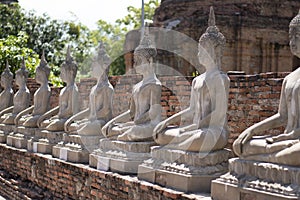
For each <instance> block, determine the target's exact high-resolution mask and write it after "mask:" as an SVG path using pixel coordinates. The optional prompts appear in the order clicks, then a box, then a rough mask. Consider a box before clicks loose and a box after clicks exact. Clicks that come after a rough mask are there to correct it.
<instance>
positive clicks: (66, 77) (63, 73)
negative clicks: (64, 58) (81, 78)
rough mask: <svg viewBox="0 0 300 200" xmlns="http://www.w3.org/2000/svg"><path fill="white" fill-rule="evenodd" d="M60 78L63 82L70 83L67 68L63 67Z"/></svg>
mask: <svg viewBox="0 0 300 200" xmlns="http://www.w3.org/2000/svg"><path fill="white" fill-rule="evenodd" d="M60 78H61V80H62V81H63V82H65V83H66V82H68V73H67V71H66V67H64V66H62V68H61V71H60Z"/></svg>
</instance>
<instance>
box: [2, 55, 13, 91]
mask: <svg viewBox="0 0 300 200" xmlns="http://www.w3.org/2000/svg"><path fill="white" fill-rule="evenodd" d="M9 68H10V66H9V64H8V61H7V60H6V68H5V70H4V71H3V72H2V74H1V86H2V87H3V88H4V89H5V88H8V87H11V85H12V81H13V77H14V75H13V73H11V71H10V69H9Z"/></svg>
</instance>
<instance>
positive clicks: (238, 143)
mask: <svg viewBox="0 0 300 200" xmlns="http://www.w3.org/2000/svg"><path fill="white" fill-rule="evenodd" d="M253 134H254V133H253V130H252V129H251V128H248V129H246V130H245V131H243V132H242V133H241V134H240V135H239V137H238V138H237V139H236V140H235V141H234V143H233V145H232V149H233V151H234V153H235V154H236V155H238V156H241V155H242V154H243V146H244V144H245V143H246V142H248V141H249V140H250V139H251V138H252V136H253Z"/></svg>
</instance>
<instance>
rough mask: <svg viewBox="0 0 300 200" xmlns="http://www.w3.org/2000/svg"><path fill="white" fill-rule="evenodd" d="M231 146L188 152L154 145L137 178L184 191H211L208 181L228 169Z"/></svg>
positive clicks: (140, 167)
mask: <svg viewBox="0 0 300 200" xmlns="http://www.w3.org/2000/svg"><path fill="white" fill-rule="evenodd" d="M230 154H231V151H230V150H227V149H224V150H218V151H214V152H210V153H199V152H187V151H182V150H174V149H168V148H166V147H159V146H155V147H152V149H151V156H152V158H150V159H148V160H145V161H144V162H143V164H141V165H140V166H139V169H138V178H139V179H142V180H146V181H149V182H152V183H156V184H159V185H161V186H164V187H170V188H173V189H176V190H180V191H183V192H196V193H199V192H210V185H211V181H212V180H213V179H215V178H217V177H219V176H220V175H222V174H224V173H226V172H227V171H228V158H229V156H230Z"/></svg>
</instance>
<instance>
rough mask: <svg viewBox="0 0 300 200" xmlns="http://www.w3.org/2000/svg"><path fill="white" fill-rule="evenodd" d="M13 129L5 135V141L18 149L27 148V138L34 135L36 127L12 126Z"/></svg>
mask: <svg viewBox="0 0 300 200" xmlns="http://www.w3.org/2000/svg"><path fill="white" fill-rule="evenodd" d="M13 130H14V131H13V132H11V133H10V134H9V135H8V136H7V141H8V142H7V143H9V145H10V146H13V147H16V148H18V149H28V140H31V139H32V138H34V137H35V131H36V130H37V128H27V127H24V126H18V127H14V128H13Z"/></svg>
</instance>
